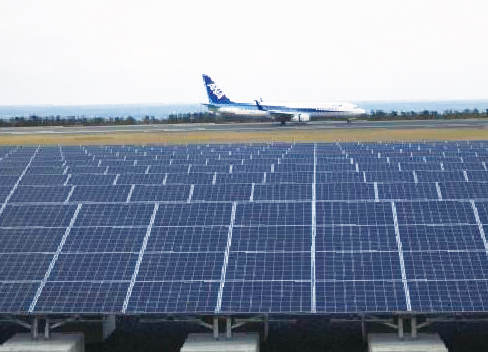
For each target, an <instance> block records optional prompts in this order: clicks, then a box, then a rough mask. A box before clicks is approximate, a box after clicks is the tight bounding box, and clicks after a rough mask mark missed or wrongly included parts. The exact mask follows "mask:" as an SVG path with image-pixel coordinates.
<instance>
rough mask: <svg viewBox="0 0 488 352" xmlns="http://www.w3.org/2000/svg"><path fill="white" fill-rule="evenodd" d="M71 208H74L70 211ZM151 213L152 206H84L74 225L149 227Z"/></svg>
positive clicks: (108, 204) (107, 204)
mask: <svg viewBox="0 0 488 352" xmlns="http://www.w3.org/2000/svg"><path fill="white" fill-rule="evenodd" d="M73 208H74V206H72V208H71V209H73ZM73 210H74V209H73ZM153 211H154V205H153V204H110V203H106V204H103V203H99V204H84V205H83V206H82V208H81V210H80V212H79V214H78V217H77V218H76V221H75V223H74V225H75V226H78V227H80V226H91V227H96V226H144V227H146V226H148V225H149V221H150V219H151V215H152V212H153ZM0 221H1V218H0ZM65 226H67V224H66V225H65Z"/></svg>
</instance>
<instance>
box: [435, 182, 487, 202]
mask: <svg viewBox="0 0 488 352" xmlns="http://www.w3.org/2000/svg"><path fill="white" fill-rule="evenodd" d="M439 186H440V188H441V192H442V197H443V198H444V199H486V198H488V183H486V182H444V183H440V184H439Z"/></svg>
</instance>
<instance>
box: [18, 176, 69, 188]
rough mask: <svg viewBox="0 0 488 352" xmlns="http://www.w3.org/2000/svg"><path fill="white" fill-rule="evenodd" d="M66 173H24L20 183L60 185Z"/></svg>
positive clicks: (64, 179)
mask: <svg viewBox="0 0 488 352" xmlns="http://www.w3.org/2000/svg"><path fill="white" fill-rule="evenodd" d="M67 178H68V175H24V177H23V178H22V181H20V184H21V185H24V186H62V185H64V183H65V182H66V179H67Z"/></svg>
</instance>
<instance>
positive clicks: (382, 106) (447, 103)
mask: <svg viewBox="0 0 488 352" xmlns="http://www.w3.org/2000/svg"><path fill="white" fill-rule="evenodd" d="M354 103H355V104H357V105H358V106H359V107H361V108H363V109H366V111H367V112H368V113H369V112H371V111H377V110H383V111H384V112H390V111H397V112H402V111H405V112H410V111H415V112H421V111H424V110H429V111H438V112H439V113H441V112H443V111H445V110H457V111H464V110H465V109H470V110H472V109H478V110H479V111H486V110H487V109H488V99H487V100H441V101H432V100H425V101H356V102H354ZM205 111H207V108H206V107H205V106H204V105H202V104H126V105H123V104H119V105H70V106H67V105H66V106H61V105H25V106H6V105H5V106H0V119H8V118H12V117H29V116H31V115H37V116H40V117H47V116H57V115H59V116H76V117H87V118H90V117H108V118H110V117H128V116H132V117H134V118H135V119H141V118H143V117H144V116H154V117H155V118H157V119H166V118H168V116H169V115H171V114H187V113H196V112H205Z"/></svg>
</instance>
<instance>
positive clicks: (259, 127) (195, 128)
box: [0, 119, 488, 136]
mask: <svg viewBox="0 0 488 352" xmlns="http://www.w3.org/2000/svg"><path fill="white" fill-rule="evenodd" d="M385 128H386V129H452V128H455V129H473V128H474V129H486V128H488V120H481V119H466V120H412V121H405V120H403V121H352V122H351V123H348V122H347V121H315V122H309V123H306V124H305V123H304V124H293V123H288V124H286V125H285V126H282V125H280V124H279V123H271V122H252V123H225V124H215V123H185V124H168V125H166V124H155V125H125V126H68V127H63V126H46V127H5V128H0V136H1V135H39V134H41V135H42V134H46V135H52V134H64V135H66V134H103V133H158V132H161V133H168V132H180V133H181V132H219V131H221V132H224V131H226V132H267V131H269V132H278V131H283V132H285V131H286V132H291V131H293V130H297V131H300V132H305V131H307V130H313V131H318V130H324V131H327V130H329V131H330V130H355V129H360V130H364V129H385Z"/></svg>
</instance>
